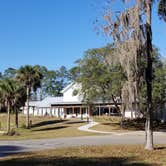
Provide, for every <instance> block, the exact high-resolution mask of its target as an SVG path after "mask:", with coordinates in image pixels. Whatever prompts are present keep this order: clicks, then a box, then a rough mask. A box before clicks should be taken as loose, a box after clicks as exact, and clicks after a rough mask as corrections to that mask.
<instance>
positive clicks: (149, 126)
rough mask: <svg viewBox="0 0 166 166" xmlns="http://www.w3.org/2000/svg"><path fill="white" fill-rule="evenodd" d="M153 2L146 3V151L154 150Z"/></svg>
mask: <svg viewBox="0 0 166 166" xmlns="http://www.w3.org/2000/svg"><path fill="white" fill-rule="evenodd" d="M151 8H152V0H149V1H147V2H146V16H147V20H146V31H147V43H146V44H147V46H146V49H147V68H146V86H147V111H146V127H145V131H146V145H145V149H147V150H153V119H152V31H151V13H152V9H151Z"/></svg>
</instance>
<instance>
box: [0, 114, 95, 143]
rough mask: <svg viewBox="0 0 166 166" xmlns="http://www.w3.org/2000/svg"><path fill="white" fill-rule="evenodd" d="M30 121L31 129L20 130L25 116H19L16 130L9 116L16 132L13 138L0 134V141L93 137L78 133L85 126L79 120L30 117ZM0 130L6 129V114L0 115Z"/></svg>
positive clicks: (12, 119) (86, 133) (85, 133)
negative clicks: (80, 127) (18, 125)
mask: <svg viewBox="0 0 166 166" xmlns="http://www.w3.org/2000/svg"><path fill="white" fill-rule="evenodd" d="M30 119H31V120H32V128H31V129H24V128H20V127H21V126H24V125H25V116H24V115H19V124H20V127H19V128H18V129H16V128H15V125H14V124H15V123H14V115H11V128H13V130H15V131H16V134H15V135H13V136H7V135H3V134H0V140H20V139H41V138H57V137H70V136H72V137H74V136H86V135H95V134H93V133H89V132H83V131H79V130H78V129H77V128H78V127H79V126H81V125H85V124H86V123H85V122H82V121H80V120H79V119H71V120H60V119H58V118H55V117H30ZM0 122H1V130H5V128H6V114H0Z"/></svg>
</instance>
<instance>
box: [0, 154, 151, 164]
mask: <svg viewBox="0 0 166 166" xmlns="http://www.w3.org/2000/svg"><path fill="white" fill-rule="evenodd" d="M0 165H1V166H22V165H23V166H39V165H40V166H48V165H49V166H85V165H87V166H132V165H133V166H152V165H154V164H145V163H143V162H139V161H138V160H136V159H135V158H122V157H108V158H104V157H103V158H102V157H100V158H96V157H94V158H90V157H89V158H83V157H81V158H79V157H56V156H55V157H47V158H45V157H42V156H41V157H38V158H37V157H28V158H27V157H26V156H24V158H15V159H8V160H6V161H0Z"/></svg>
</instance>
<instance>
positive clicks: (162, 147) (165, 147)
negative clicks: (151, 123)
mask: <svg viewBox="0 0 166 166" xmlns="http://www.w3.org/2000/svg"><path fill="white" fill-rule="evenodd" d="M154 149H155V150H165V149H166V146H159V147H155V148H154Z"/></svg>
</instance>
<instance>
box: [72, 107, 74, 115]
mask: <svg viewBox="0 0 166 166" xmlns="http://www.w3.org/2000/svg"><path fill="white" fill-rule="evenodd" d="M72 114H73V115H74V107H72Z"/></svg>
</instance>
